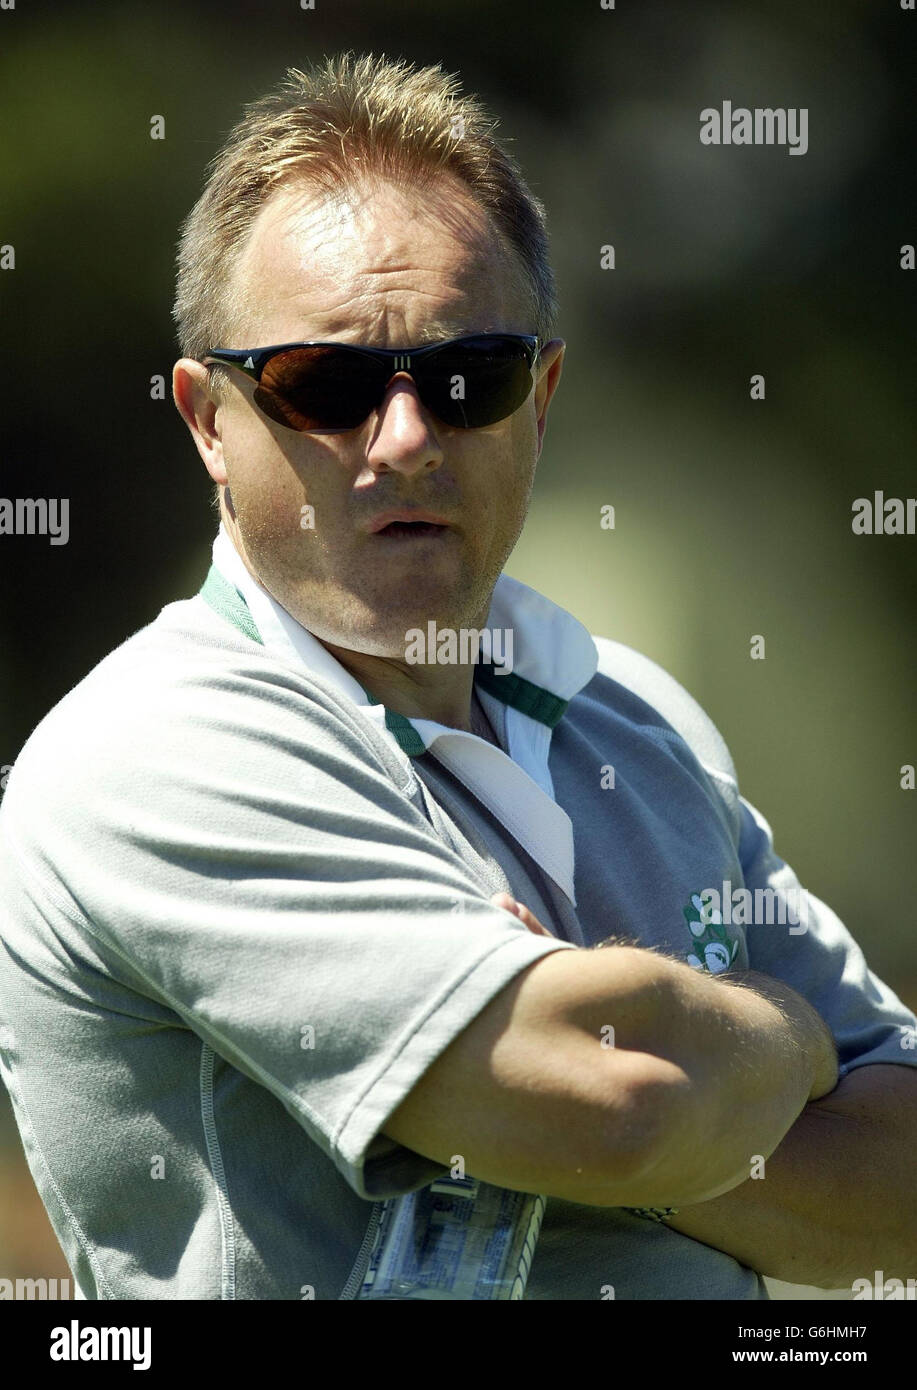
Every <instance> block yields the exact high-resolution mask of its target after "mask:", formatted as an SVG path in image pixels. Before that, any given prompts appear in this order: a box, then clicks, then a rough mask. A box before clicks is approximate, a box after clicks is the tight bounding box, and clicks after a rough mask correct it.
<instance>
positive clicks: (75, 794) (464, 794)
mask: <svg viewBox="0 0 917 1390" xmlns="http://www.w3.org/2000/svg"><path fill="white" fill-rule="evenodd" d="M488 625H489V626H490V627H497V626H500V627H511V628H512V630H513V633H514V662H513V670H512V672H511V674H503V675H500V674H498V673H497V671H495V670H494V668H493V667H489V666H485V665H483V664H482V665H479V667H478V669H477V672H476V686H477V689H478V693H479V696H480V698H481V701H482V703H483V704H484V707H485V709H486V711H487V713H488V715H489V717H490V720H491V722H492V724H493V725H494V728H495V731H496V733H497V736H498V738H499V741H500V745H501V746H500V747H494V746H493V745H491V744H489V743H487V742H485V741H484V740H482V739H480V738H478V737H476V736H475V735H473V734H468V733H464V732H461V731H459V730H455V729H449V728H446V727H445V726H442V725H438V724H435V723H433V722H432V721H427V720H407V719H405V718H403V717H401V716H399V715H396V714H394V713H392V712H391V711H388V710H386V709H385V708H384V706H382V705H379V704H376V703H374V702H373V701H372V700H371V699H370V697H369V696H368V695H367V693H366V692H365V691H364V690H363V689H362V688H361V687H360V685H359V684H358V683H357V682H356V681H355V680H354V679H353V678H352V677H351V676H350V675H349V673H348V672H346V671H345V670H344V668H343V667H341V666H340V664H339V663H337V662H336V661H334V659H333V658H332V657H331V656H330V654H329V653H328V652H327V651H326V650H325V649H324V648H323V647H322V646H321V644H320V643H318V642H317V641H316V639H315V638H314V637H312V635H311V634H309V633H308V632H306V631H305V630H304V629H303V628H302V627H301V626H300V625H299V624H297V623H295V622H294V620H293V619H292V618H291V617H290V615H289V614H287V613H286V612H285V611H284V610H283V609H281V608H280V607H279V605H277V604H276V603H275V602H274V600H273V599H272V598H271V597H270V596H269V595H268V594H267V593H266V591H265V590H263V589H262V588H261V586H260V585H258V584H257V583H256V582H255V581H254V580H253V579H252V578H251V576H250V575H249V574H248V572H247V571H246V570H245V568H244V566H243V565H242V564H241V561H240V560H239V557H238V556H237V555H236V553H235V551H234V550H233V548H232V546H231V544H230V543H229V541H228V538H227V537H226V536H225V535H223V534H221V535H220V536H219V537H218V539H217V542H216V544H215V546H214V566H213V568H212V569H211V572H210V575H209V576H208V579H207V581H206V583H205V585H204V588H203V589H202V591H201V594H199V595H197V596H195V597H194V598H192V599H189V600H186V601H183V602H179V603H173V604H170V605H168V606H167V607H166V608H164V609H163V611H162V612H161V613H160V615H159V617H158V618H157V619H156V620H155V621H154V622H152V623H151V624H150V625H149V626H148V627H146V628H144V629H143V630H142V631H141V632H138V633H137V634H136V635H135V636H133V637H132V638H130V639H129V640H128V641H127V642H125V643H124V644H123V645H122V646H121V647H119V648H118V649H117V650H116V651H114V652H113V653H112V654H111V655H110V656H108V657H107V658H106V659H105V660H104V661H102V662H101V663H100V664H99V666H97V667H96V668H95V670H94V671H92V672H91V673H90V674H89V675H88V676H87V677H86V679H85V680H83V681H82V682H81V683H80V684H79V685H78V686H77V687H76V688H75V689H74V690H73V691H71V693H70V694H69V695H68V696H67V697H66V698H65V699H64V700H62V701H61V702H60V704H59V705H58V706H57V707H56V708H55V709H54V710H52V711H51V713H50V714H49V715H48V716H47V717H46V718H45V719H44V720H43V721H42V723H41V724H40V725H39V727H38V728H37V729H36V731H35V732H34V733H33V735H32V736H31V738H30V739H29V740H28V742H27V744H26V745H25V747H24V748H23V750H22V752H21V754H20V756H19V758H18V759H17V761H16V764H15V767H14V770H13V772H12V774H11V775H10V778H9V784H8V790H7V793H6V796H5V798H4V801H3V804H2V809H0V1058H2V1069H3V1078H4V1081H5V1082H6V1085H7V1087H8V1089H9V1091H10V1095H11V1097H12V1102H13V1107H14V1111H15V1114H16V1119H17V1122H18V1124H19V1128H20V1132H21V1135H22V1139H23V1144H24V1147H25V1152H26V1155H27V1158H28V1162H29V1166H30V1168H31V1172H32V1175H33V1177H34V1179H35V1182H36V1184H37V1187H38V1190H39V1192H40V1193H41V1196H42V1199H43V1201H44V1203H45V1206H46V1208H47V1210H48V1213H49V1216H50V1219H51V1222H52V1224H53V1226H54V1229H55V1231H56V1232H57V1235H58V1237H59V1239H60V1241H61V1244H62V1246H63V1249H64V1251H65V1253H66V1256H67V1259H68V1261H69V1263H70V1266H71V1269H72V1271H73V1274H74V1277H75V1279H76V1281H77V1283H78V1285H79V1286H80V1289H81V1291H82V1294H83V1296H85V1297H86V1298H90V1299H94V1298H203V1299H233V1298H249V1299H263V1298H271V1299H300V1298H302V1297H311V1296H314V1297H316V1298H322V1299H329V1298H330V1299H340V1298H345V1299H347V1298H353V1297H355V1296H356V1293H357V1291H358V1289H359V1286H360V1282H361V1278H362V1273H363V1269H364V1266H365V1262H366V1258H367V1255H368V1249H369V1244H370V1235H371V1232H372V1229H373V1222H374V1219H375V1215H376V1214H377V1213H378V1210H379V1204H380V1203H381V1202H382V1201H383V1200H384V1199H385V1198H387V1197H390V1196H394V1195H397V1194H399V1193H404V1192H409V1191H412V1190H414V1189H415V1188H418V1187H421V1186H423V1185H425V1184H427V1183H429V1182H431V1181H433V1180H434V1179H435V1178H436V1177H438V1176H440V1174H441V1172H442V1170H441V1169H440V1168H439V1166H438V1165H437V1164H435V1163H433V1162H431V1161H429V1160H427V1159H425V1158H423V1157H421V1156H419V1155H417V1154H415V1153H413V1152H412V1151H410V1150H408V1149H405V1148H404V1147H402V1146H400V1145H398V1144H395V1143H394V1142H392V1141H390V1140H388V1139H386V1138H385V1137H384V1136H383V1135H382V1133H381V1131H382V1129H383V1128H384V1126H385V1121H386V1119H387V1117H388V1116H389V1115H390V1114H391V1113H392V1111H393V1110H394V1109H395V1108H396V1107H397V1106H398V1104H399V1103H400V1102H401V1101H402V1100H403V1099H404V1097H405V1096H406V1095H407V1094H408V1092H409V1091H410V1090H411V1088H412V1087H413V1085H414V1084H415V1082H416V1081H417V1080H418V1078H419V1077H420V1076H421V1075H422V1074H423V1073H424V1071H425V1070H426V1069H427V1068H428V1067H429V1065H430V1064H431V1062H432V1061H433V1060H434V1059H435V1058H436V1057H437V1056H438V1055H439V1054H440V1053H441V1052H442V1051H443V1050H444V1049H445V1048H446V1047H447V1046H448V1044H449V1043H450V1042H451V1041H452V1040H453V1039H454V1038H455V1037H456V1036H457V1035H458V1034H459V1033H460V1032H461V1031H462V1030H463V1029H464V1028H465V1027H466V1026H467V1024H468V1023H469V1022H470V1021H471V1020H472V1019H473V1018H474V1017H475V1016H476V1015H477V1014H478V1013H479V1012H480V1010H481V1009H482V1008H483V1007H484V1005H485V1004H486V1003H487V1002H488V1001H489V1000H491V999H492V998H493V997H494V996H495V995H496V994H497V993H498V992H499V991H500V990H501V989H503V988H504V986H505V985H507V984H508V983H509V982H510V981H511V980H512V979H513V978H514V977H515V976H516V975H517V974H518V973H519V971H520V970H523V969H525V968H526V967H527V966H528V965H529V964H531V963H532V962H533V961H535V960H537V959H539V958H540V957H541V956H543V955H545V954H547V953H548V952H549V951H555V950H573V949H577V948H583V947H588V946H591V945H595V944H596V943H597V942H598V941H600V940H602V939H603V938H604V937H606V936H608V935H609V934H610V933H611V932H618V933H621V934H624V935H626V936H628V937H630V938H631V939H633V940H634V941H637V942H640V943H643V944H646V945H654V946H657V947H659V948H661V949H663V950H665V951H666V952H668V953H669V954H672V955H674V956H676V957H678V958H679V959H683V960H686V961H688V962H689V963H690V964H691V965H693V966H694V967H695V968H697V969H702V970H711V971H719V970H722V969H728V968H730V966H731V965H734V964H735V965H742V966H744V965H751V966H753V967H754V968H756V969H759V970H763V971H766V972H768V973H770V974H773V975H776V976H779V977H780V978H782V979H784V980H786V981H787V982H788V983H789V984H791V985H793V986H794V988H796V989H797V990H799V991H800V993H802V994H803V995H805V997H806V998H808V999H809V1000H810V1001H811V1002H812V1004H813V1005H814V1006H815V1007H816V1008H817V1009H818V1010H819V1012H820V1013H821V1014H822V1015H823V1017H824V1018H825V1019H826V1020H827V1022H828V1024H829V1025H830V1027H831V1029H832V1031H833V1033H834V1036H835V1039H836V1041H837V1044H838V1048H839V1053H840V1058H841V1063H842V1070H843V1071H847V1070H849V1069H851V1068H853V1067H858V1066H863V1065H868V1064H869V1063H874V1062H893V1063H899V1064H901V1065H910V1066H913V1065H915V1064H917V1050H915V1049H914V1047H913V1045H912V1044H913V1040H914V1038H915V1036H917V1034H915V1030H917V1020H915V1018H914V1016H913V1014H911V1013H910V1012H909V1011H908V1010H907V1009H905V1008H904V1006H903V1005H902V1003H901V1001H900V1000H899V999H898V998H897V997H896V995H895V994H894V993H893V992H892V991H891V990H890V989H889V988H888V987H887V986H886V985H884V984H883V983H882V981H880V980H879V979H877V978H876V977H875V975H873V974H872V973H871V972H870V971H869V969H868V967H867V964H866V962H865V960H864V958H863V955H862V953H861V951H860V949H859V948H858V946H857V945H856V943H855V941H854V940H853V938H852V937H851V936H850V934H849V932H848V931H847V930H846V928H845V927H844V926H843V924H842V923H841V922H840V921H839V920H838V918H837V917H836V915H835V914H834V913H833V912H832V911H831V910H830V908H828V907H827V906H825V905H824V904H823V903H821V902H820V901H818V900H817V899H815V898H814V897H812V896H811V895H810V896H808V897H807V898H806V899H805V911H804V912H803V913H800V911H799V903H800V902H801V901H802V898H801V897H799V896H798V895H799V894H801V889H800V886H799V884H798V882H797V880H796V878H795V876H794V875H793V873H792V870H791V869H790V868H789V867H788V866H786V865H785V864H784V863H783V862H782V861H781V860H780V859H779V858H778V857H777V855H776V854H775V852H774V849H773V845H772V840H771V834H770V830H769V828H768V826H767V824H766V822H765V821H764V820H763V818H762V817H761V815H760V814H759V813H758V812H757V811H755V810H754V808H752V807H751V806H749V805H748V804H747V802H745V801H744V800H743V799H742V798H741V797H740V795H739V791H738V787H737V784H736V779H735V772H734V769H733V766H732V763H731V760H730V757H729V754H728V751H727V750H726V748H725V746H724V744H723V742H722V740H721V738H720V736H719V735H718V733H717V731H716V729H715V728H714V727H713V725H712V724H711V722H710V721H709V719H707V717H706V716H705V715H704V713H703V711H702V710H701V709H700V708H699V707H698V706H697V704H696V703H695V702H694V701H693V700H692V699H691V698H690V696H688V695H687V694H686V693H685V691H684V690H682V689H681V687H680V686H679V685H678V684H677V683H676V682H675V681H674V680H672V679H671V677H669V676H668V675H666V674H665V672H663V671H662V670H660V669H659V667H657V666H655V665H654V664H653V663H652V662H650V661H649V660H647V659H646V658H645V657H642V656H640V655H639V654H638V653H636V652H634V651H632V650H630V649H628V648H626V647H623V646H621V645H620V644H618V643H615V642H612V641H608V640H606V639H602V638H593V637H591V636H590V635H589V633H588V632H587V631H586V629H585V628H583V626H582V625H581V624H580V623H578V622H577V621H576V620H575V619H574V618H573V617H571V616H570V615H569V614H567V613H565V612H564V611H563V610H562V609H560V608H558V607H557V605H555V604H553V603H551V602H550V601H549V600H548V599H547V598H545V597H543V596H542V595H540V594H538V593H536V592H535V591H534V590H532V589H530V588H528V587H527V586H525V585H523V584H520V583H518V581H515V580H512V579H510V578H509V577H508V576H506V575H504V576H502V577H501V579H500V580H499V581H498V584H497V586H496V589H495V591H494V597H493V604H492V607H491V612H490V615H489V619H488ZM498 889H505V890H507V891H510V892H512V893H514V894H515V895H516V896H517V897H518V898H520V899H521V900H522V901H523V902H525V903H527V904H528V905H529V906H530V907H531V908H532V909H533V911H535V912H536V913H537V915H538V916H539V917H540V918H541V920H542V921H543V922H544V923H545V924H546V925H547V926H548V927H550V929H551V930H552V932H553V933H554V934H555V938H556V939H553V940H551V939H547V938H541V937H536V936H533V935H531V934H530V933H528V932H527V931H526V930H525V929H524V928H523V927H522V926H521V924H520V923H518V922H517V921H516V919H515V918H514V917H512V916H511V915H510V914H508V913H506V912H503V911H502V910H500V909H497V908H494V907H493V906H492V905H491V904H490V902H489V898H490V895H491V894H492V893H493V892H495V891H497V890H498ZM716 893H719V894H720V897H719V899H717V898H716V897H715V896H714V895H715V894H716ZM743 895H746V896H745V897H743ZM749 903H750V904H751V911H750V912H749V911H748V910H747V907H748V904H749ZM794 908H795V909H796V910H795V915H794ZM784 909H786V912H784ZM772 911H776V916H777V921H776V922H774V921H773V918H772V920H771V921H770V922H768V921H767V920H766V918H767V916H771V913H772ZM781 918H782V919H783V920H782V923H781V921H780V919H781ZM608 1285H612V1286H613V1287H614V1290H615V1296H616V1298H618V1299H622V1298H623V1299H633V1298H641V1299H642V1298H651V1299H667V1298H687V1299H693V1298H702V1299H724V1298H726V1299H748V1298H761V1297H766V1291H765V1289H764V1285H763V1281H762V1280H761V1279H760V1278H759V1277H758V1275H757V1274H756V1273H755V1272H754V1271H751V1270H749V1269H747V1268H745V1267H743V1266H742V1265H740V1264H739V1263H737V1262H736V1261H735V1260H733V1259H732V1258H731V1257H729V1256H727V1255H725V1254H723V1253H721V1252H718V1251H715V1250H712V1249H710V1248H709V1247H707V1246H705V1245H702V1244H700V1243H699V1242H696V1241H693V1240H691V1239H689V1238H688V1237H686V1236H683V1235H681V1234H680V1233H679V1232H677V1231H674V1230H672V1229H670V1228H667V1227H662V1226H657V1225H655V1224H653V1223H651V1222H648V1221H644V1220H642V1219H640V1218H639V1217H636V1216H633V1215H632V1214H630V1213H627V1212H625V1211H623V1210H621V1209H619V1208H595V1207H587V1206H582V1205H579V1204H576V1203H569V1202H562V1201H559V1200H554V1199H551V1200H550V1201H549V1202H548V1204H547V1212H546V1215H545V1220H544V1225H543V1228H542V1233H541V1237H540V1240H539V1243H538V1247H537V1249H536V1254H535V1260H534V1264H533V1267H532V1273H531V1277H530V1280H529V1285H528V1288H527V1291H526V1297H528V1298H533V1299H548V1298H551V1299H554V1298H559V1299H568V1298H573V1299H596V1298H601V1297H602V1296H603V1289H604V1288H607V1286H608Z"/></svg>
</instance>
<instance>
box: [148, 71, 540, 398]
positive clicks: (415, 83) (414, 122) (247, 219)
mask: <svg viewBox="0 0 917 1390" xmlns="http://www.w3.org/2000/svg"><path fill="white" fill-rule="evenodd" d="M460 89H461V84H460V81H459V79H458V77H457V76H456V75H454V74H452V75H446V74H444V73H443V72H442V69H441V67H425V68H420V69H416V68H415V67H414V65H413V64H408V63H406V62H405V61H404V60H403V59H401V60H397V61H393V60H390V59H388V58H386V57H385V55H384V54H383V55H381V56H380V57H375V56H374V55H372V54H362V55H360V56H359V57H357V56H356V55H355V54H353V53H352V52H348V53H344V54H341V55H338V56H337V57H336V58H326V59H325V61H324V63H323V64H322V65H320V66H318V67H315V66H313V67H312V68H311V69H310V71H309V72H308V73H303V72H300V71H299V69H298V68H288V69H287V73H286V77H285V79H284V80H283V81H282V82H281V83H279V84H278V86H277V87H276V88H274V89H273V90H272V91H270V92H269V93H268V94H267V95H266V96H264V97H261V98H260V99H259V100H258V101H255V102H252V103H250V104H249V105H248V106H246V107H245V108H244V114H243V116H242V118H241V120H240V121H239V122H238V123H237V124H236V125H235V127H234V128H233V129H232V131H231V132H230V134H229V136H228V138H227V140H226V141H225V143H224V145H223V147H222V148H221V149H220V150H219V152H218V153H217V155H216V156H215V157H214V159H213V160H212V161H211V163H210V165H209V166H208V168H209V174H208V178H207V183H206V185H205V187H204V191H203V193H202V194H201V196H200V198H199V199H198V201H197V203H196V204H195V205H194V207H193V208H192V210H191V212H190V213H189V214H188V216H187V217H186V218H185V220H184V222H183V223H182V227H181V236H180V240H179V244H178V255H177V264H178V275H177V282H176V296H175V305H174V308H173V311H172V315H173V318H174V319H175V322H176V325H177V329H178V340H179V344H180V348H181V352H182V355H183V356H185V357H192V358H197V359H200V358H201V357H203V356H204V354H205V353H206V352H207V350H208V348H211V347H217V346H220V345H222V346H225V345H226V344H227V343H228V342H230V341H231V335H232V333H233V331H234V326H235V314H234V304H235V303H236V301H235V300H234V297H233V295H232V272H233V268H234V266H235V263H236V261H237V259H238V257H239V255H240V254H241V252H242V250H243V249H244V246H245V242H246V239H247V235H248V233H249V232H250V230H251V227H252V224H253V223H254V220H255V218H256V216H257V215H258V212H259V211H260V209H261V208H262V207H263V205H264V203H265V202H266V201H267V199H268V198H269V197H270V195H271V194H272V193H274V192H275V191H276V190H277V188H278V187H279V186H280V184H281V183H282V182H287V181H288V180H290V179H291V178H294V177H295V178H301V179H302V180H303V182H304V183H307V184H309V185H312V186H314V187H315V188H316V189H318V190H320V191H323V192H326V193H328V194H334V193H339V192H340V191H341V190H342V189H345V188H347V187H348V186H353V185H354V184H355V183H356V182H357V181H358V180H362V179H363V178H365V177H366V176H376V177H382V178H390V179H392V180H393V181H396V182H398V181H400V182H403V183H406V184H407V186H409V187H411V188H421V189H422V188H423V187H425V186H428V185H429V184H430V182H431V181H432V180H433V179H434V178H435V177H436V176H437V175H438V174H439V173H442V172H445V173H451V174H452V175H453V176H455V177H457V178H458V179H460V180H461V181H462V182H463V183H464V184H465V185H466V186H467V188H468V189H469V191H470V193H471V195H472V198H473V199H474V201H475V202H476V203H477V204H478V205H479V206H480V207H481V208H482V209H483V210H484V211H485V212H486V213H487V214H488V215H489V216H490V218H491V219H492V221H493V223H494V225H495V227H496V229H497V233H498V236H499V238H500V239H501V240H502V242H503V245H504V248H505V249H507V250H508V251H509V253H510V257H511V261H512V263H513V264H515V265H516V266H517V267H518V270H519V271H521V284H522V286H523V287H524V289H525V291H526V292H527V294H526V298H527V300H528V306H529V313H530V316H531V329H530V331H531V332H534V333H537V334H538V335H539V337H540V338H541V339H542V341H547V340H548V339H549V338H550V337H551V336H552V334H553V331H554V327H555V322H556V317H557V301H556V293H555V287H554V275H553V272H552V269H551V265H550V260H549V250H548V236H547V230H546V224H545V211H544V207H543V205H542V203H541V202H540V201H539V200H538V199H537V198H536V197H535V196H534V195H533V194H532V192H531V191H530V189H529V188H528V186H527V184H526V182H525V180H524V178H523V176H522V173H521V171H520V169H519V166H518V164H517V163H516V161H515V159H514V158H513V157H512V156H511V155H510V154H509V153H508V152H507V151H506V150H505V149H504V148H502V146H501V145H500V144H498V143H497V141H496V140H495V139H494V137H493V133H492V132H493V129H494V128H495V127H496V125H497V124H498V122H497V121H495V120H494V119H493V118H492V117H490V116H489V115H488V113H487V111H486V110H485V108H484V107H483V106H482V105H481V103H480V102H479V101H478V100H477V99H476V98H474V97H468V96H461V95H460ZM252 346H254V344H253V345H252ZM214 384H215V385H218V383H217V382H216V381H215V382H214Z"/></svg>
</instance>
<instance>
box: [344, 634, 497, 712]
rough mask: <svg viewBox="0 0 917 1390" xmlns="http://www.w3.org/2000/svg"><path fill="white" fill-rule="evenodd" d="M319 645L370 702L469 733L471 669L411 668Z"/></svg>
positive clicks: (382, 659)
mask: <svg viewBox="0 0 917 1390" xmlns="http://www.w3.org/2000/svg"><path fill="white" fill-rule="evenodd" d="M319 640H320V641H321V642H322V646H323V647H325V649H326V650H327V651H329V652H330V653H331V655H332V656H333V657H334V658H335V659H336V660H337V661H339V662H340V663H341V665H342V666H343V667H344V668H345V670H347V671H349V672H350V674H351V675H352V676H353V677H354V678H355V679H356V680H358V681H359V682H360V684H361V685H362V686H363V688H364V690H366V691H368V692H369V694H370V695H372V697H373V699H375V700H377V701H378V702H379V703H380V704H383V705H385V707H386V708H387V709H390V710H393V711H394V712H395V713H396V714H403V715H404V716H405V718H406V719H430V720H432V721H433V722H434V723H437V724H444V725H445V726H446V727H447V728H450V729H463V730H464V731H465V732H466V733H471V732H473V730H472V693H473V687H474V669H475V668H474V666H471V665H468V666H459V665H456V666H437V665H433V664H429V665H420V664H418V665H415V666H411V665H408V664H407V663H405V662H401V661H392V660H389V659H388V658H386V657H380V656H370V655H368V654H367V653H366V652H355V651H350V650H348V649H347V648H346V647H337V646H335V645H334V644H333V643H331V642H325V641H323V640H322V639H319Z"/></svg>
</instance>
